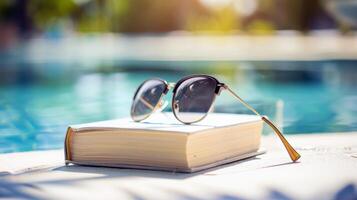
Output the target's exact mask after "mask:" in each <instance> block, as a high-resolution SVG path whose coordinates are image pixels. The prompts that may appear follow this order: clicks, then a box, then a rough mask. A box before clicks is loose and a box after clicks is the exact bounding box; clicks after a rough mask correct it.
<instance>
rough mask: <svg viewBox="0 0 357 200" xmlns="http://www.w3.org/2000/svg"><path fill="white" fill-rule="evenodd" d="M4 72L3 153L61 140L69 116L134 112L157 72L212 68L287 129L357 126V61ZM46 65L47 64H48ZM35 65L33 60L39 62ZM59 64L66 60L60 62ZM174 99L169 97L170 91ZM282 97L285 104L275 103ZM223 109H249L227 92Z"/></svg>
mask: <svg viewBox="0 0 357 200" xmlns="http://www.w3.org/2000/svg"><path fill="white" fill-rule="evenodd" d="M22 65H23V66H21V67H18V68H16V69H17V71H16V73H15V72H13V71H11V70H9V69H11V68H3V69H5V70H2V72H3V74H2V75H1V76H0V77H1V78H2V80H1V81H0V153H3V152H16V151H29V150H42V149H56V148H62V145H63V139H64V136H65V131H66V127H67V126H68V125H69V124H76V123H83V122H92V121H97V120H107V119H113V118H118V117H126V116H129V108H130V103H131V98H132V95H133V93H134V91H135V89H136V87H137V86H138V85H139V84H140V83H141V82H142V81H143V80H145V79H147V78H150V77H161V78H164V79H167V80H168V81H176V80H178V79H179V78H180V77H182V76H184V75H187V74H191V73H207V74H212V75H214V76H216V77H217V78H218V79H219V80H221V81H222V82H225V83H227V84H229V85H231V86H232V87H233V88H234V89H235V90H236V91H237V92H238V94H240V95H241V97H243V98H244V99H247V100H248V101H249V102H250V103H252V104H253V105H254V107H256V108H257V109H258V110H259V111H260V112H262V113H263V114H267V115H276V113H277V112H281V114H282V115H281V116H280V117H282V119H283V129H284V132H285V133H286V134H297V133H316V132H326V133H328V132H345V131H356V130H357V106H356V103H357V91H356V89H355V86H356V80H357V79H356V78H357V76H356V72H357V68H355V65H357V61H344V62H341V61H326V62H246V63H229V64H224V66H225V67H223V68H222V64H220V63H203V64H201V65H208V66H209V67H200V66H197V64H194V63H190V62H188V63H169V66H170V67H165V66H166V64H165V63H164V64H163V63H160V64H158V65H155V67H153V64H152V63H151V64H150V65H147V66H146V65H145V63H141V64H139V65H137V64H136V65H133V66H125V67H122V66H120V65H118V66H117V65H114V66H110V67H105V66H104V67H103V66H98V67H97V68H95V69H94V70H93V69H92V70H83V69H81V68H80V67H78V66H77V68H75V67H74V69H77V70H73V73H70V72H68V71H66V72H63V71H61V70H58V71H55V72H54V71H53V70H54V69H55V70H57V69H58V66H53V64H51V65H50V64H49V66H48V68H49V69H51V70H52V71H50V72H48V73H42V72H43V71H45V72H46V70H42V71H40V72H38V71H36V70H29V69H31V66H30V67H28V66H26V63H25V64H22ZM45 66H46V65H45ZM32 67H33V66H32ZM59 69H60V67H59ZM291 69H294V70H291ZM168 99H169V98H168ZM278 100H281V101H282V102H283V103H284V106H283V110H281V111H279V109H282V108H281V107H279V108H278V107H277V106H276V102H277V101H278ZM216 111H217V112H233V113H243V112H248V111H247V110H245V109H244V108H243V107H242V106H241V105H240V104H239V103H238V102H235V100H234V99H233V98H231V97H230V96H228V95H226V94H222V95H221V96H220V97H219V98H218V101H217V106H216Z"/></svg>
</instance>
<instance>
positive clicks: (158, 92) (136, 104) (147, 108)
mask: <svg viewBox="0 0 357 200" xmlns="http://www.w3.org/2000/svg"><path fill="white" fill-rule="evenodd" d="M165 90H166V84H165V82H164V81H161V80H156V79H153V80H148V81H145V82H144V83H143V84H142V85H141V86H140V88H139V89H138V91H137V92H136V95H135V97H134V101H133V103H132V106H131V117H132V118H133V120H134V121H141V120H143V119H145V118H147V117H148V116H149V115H150V114H151V113H152V112H153V110H154V108H155V107H156V105H157V103H158V102H159V100H160V98H161V96H162V94H163V92H164V91H165Z"/></svg>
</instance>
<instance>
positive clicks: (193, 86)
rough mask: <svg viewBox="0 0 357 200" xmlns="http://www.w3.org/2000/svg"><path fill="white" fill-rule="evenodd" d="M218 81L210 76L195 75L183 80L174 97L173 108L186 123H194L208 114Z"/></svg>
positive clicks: (177, 115)
mask: <svg viewBox="0 0 357 200" xmlns="http://www.w3.org/2000/svg"><path fill="white" fill-rule="evenodd" d="M216 85H217V82H216V80H214V79H213V78H209V77H193V78H190V79H187V80H185V81H183V82H182V83H181V84H180V85H179V86H178V88H177V89H176V93H175V96H174V97H173V110H174V112H175V115H176V117H177V118H178V119H179V120H180V121H182V122H184V123H193V122H197V121H199V120H201V119H202V118H204V117H205V116H206V114H207V113H208V111H209V109H210V108H211V105H212V103H213V100H214V98H215V89H216Z"/></svg>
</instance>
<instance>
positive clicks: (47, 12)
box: [0, 0, 321, 34]
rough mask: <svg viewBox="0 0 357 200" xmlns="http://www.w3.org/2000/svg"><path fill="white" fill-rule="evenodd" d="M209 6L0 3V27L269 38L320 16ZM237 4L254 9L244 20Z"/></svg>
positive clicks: (275, 1)
mask: <svg viewBox="0 0 357 200" xmlns="http://www.w3.org/2000/svg"><path fill="white" fill-rule="evenodd" d="M208 1H210V2H213V3H215V4H213V5H208V4H207V0H170V1H167V0H0V11H1V12H0V27H1V22H10V23H11V22H13V23H18V24H19V26H23V27H24V28H23V29H24V30H25V31H29V32H34V31H39V32H43V31H44V32H46V31H47V30H53V27H59V28H57V29H55V30H58V31H67V30H70V31H78V32H125V33H140V32H167V31H174V30H186V31H191V32H214V33H231V32H237V31H238V32H248V33H253V34H266V33H272V32H274V30H276V29H295V30H302V31H304V30H305V29H307V28H306V27H308V26H310V24H309V23H310V21H311V22H314V21H313V17H314V16H315V15H317V16H318V15H319V13H318V12H320V11H321V4H320V3H319V2H320V1H318V0H290V1H285V0H227V1H219V0H208ZM205 2H206V3H205ZM216 4H217V5H216ZM237 5H238V6H241V7H242V6H243V7H244V6H246V5H250V6H252V5H253V10H251V11H252V12H251V13H249V15H247V14H245V15H243V14H242V13H241V12H242V10H241V9H236V8H237ZM254 5H256V6H255V7H254ZM247 9H248V10H249V9H251V8H247ZM243 11H244V10H243ZM314 23H315V22H314Z"/></svg>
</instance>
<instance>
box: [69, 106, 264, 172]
mask: <svg viewBox="0 0 357 200" xmlns="http://www.w3.org/2000/svg"><path fill="white" fill-rule="evenodd" d="M262 128H263V121H262V120H261V118H260V117H258V116H253V115H237V114H222V113H210V114H208V115H207V117H206V118H205V119H204V120H202V121H200V122H198V123H194V124H190V125H186V124H182V123H180V122H179V121H177V120H176V119H175V118H174V116H173V114H172V113H156V114H153V115H152V116H150V117H149V118H148V119H147V120H145V121H143V122H134V121H132V120H131V119H130V118H123V119H116V120H109V121H101V122H94V123H87V124H79V125H73V126H69V127H68V130H67V134H66V139H65V159H66V164H70V163H73V164H79V165H92V166H107V167H122V168H136V169H152V170H165V171H176V172H196V171H200V170H204V169H207V168H211V167H215V166H218V165H222V164H226V163H229V162H233V161H237V160H241V159H245V158H249V157H253V156H256V155H259V154H261V153H263V152H262V151H260V150H259V148H260V138H261V133H262Z"/></svg>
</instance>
